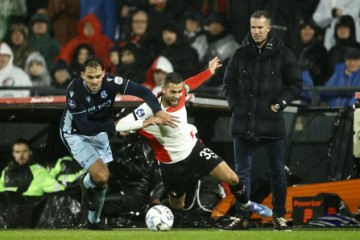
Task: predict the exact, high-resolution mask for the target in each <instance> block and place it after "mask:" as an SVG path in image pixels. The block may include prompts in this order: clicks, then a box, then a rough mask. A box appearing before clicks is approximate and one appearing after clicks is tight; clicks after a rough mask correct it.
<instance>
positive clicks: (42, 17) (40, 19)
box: [30, 13, 49, 25]
mask: <svg viewBox="0 0 360 240" xmlns="http://www.w3.org/2000/svg"><path fill="white" fill-rule="evenodd" d="M35 22H44V23H49V18H48V16H46V15H45V14H41V13H36V14H34V15H33V16H32V17H31V20H30V25H33V24H34V23H35Z"/></svg>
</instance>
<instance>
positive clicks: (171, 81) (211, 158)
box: [116, 57, 272, 230]
mask: <svg viewBox="0 0 360 240" xmlns="http://www.w3.org/2000/svg"><path fill="white" fill-rule="evenodd" d="M221 66H222V65H221V63H220V60H219V58H217V57H215V58H214V59H212V60H211V61H210V62H209V68H208V69H207V70H205V71H203V72H201V73H200V74H198V75H196V76H194V77H191V78H189V79H186V80H185V81H183V79H182V78H181V76H180V75H179V74H177V73H175V72H173V73H168V74H167V75H166V77H165V82H164V86H163V87H162V94H160V96H159V97H158V100H159V102H160V103H161V107H162V109H163V111H166V112H167V113H169V114H171V115H174V116H177V117H178V118H179V121H180V122H179V123H178V126H177V127H176V128H171V127H168V126H166V125H162V124H159V123H161V120H160V119H157V118H156V117H153V116H154V115H153V113H152V111H151V109H150V108H149V106H148V105H147V104H146V103H143V104H142V105H140V106H139V107H138V108H136V109H135V110H134V111H133V113H130V114H128V115H127V116H125V117H124V118H122V119H120V120H119V122H118V124H117V125H116V131H119V132H128V131H133V130H137V131H138V133H139V134H142V135H143V136H145V137H146V138H147V139H148V140H149V141H150V144H151V146H152V148H153V150H154V152H155V158H156V159H157V160H158V161H159V162H160V169H161V174H162V177H163V182H164V186H165V189H166V192H167V194H168V196H169V199H168V204H167V205H169V206H170V207H171V208H172V209H181V208H183V207H184V205H185V197H186V191H187V190H189V188H190V187H192V186H191V184H190V183H191V182H192V179H193V178H194V176H195V175H196V174H197V175H198V174H200V176H201V175H208V174H210V175H211V176H213V177H215V178H217V179H219V180H220V181H224V182H226V183H227V184H228V185H229V186H230V189H231V192H232V193H233V194H234V195H235V197H236V199H237V200H238V201H239V203H240V206H241V208H242V209H243V210H246V211H253V212H255V213H257V214H259V215H261V216H264V217H270V216H272V211H271V210H270V209H269V208H268V207H266V206H264V205H261V204H258V203H254V202H251V201H249V199H248V197H247V196H246V194H245V192H246V190H245V186H244V185H243V184H242V183H241V182H240V180H239V178H238V176H237V175H236V173H235V172H234V171H233V170H232V169H231V168H230V167H229V166H228V165H227V163H226V162H225V161H224V160H223V159H221V158H220V157H219V156H218V155H216V154H215V153H214V152H213V151H212V150H211V149H209V148H207V147H206V146H205V145H204V144H203V143H202V142H201V141H200V140H199V139H197V138H196V136H195V134H196V133H197V129H196V127H195V126H194V125H191V124H189V123H188V122H187V112H186V108H185V101H186V95H187V93H188V92H189V91H191V90H194V89H195V88H197V87H198V86H200V85H201V84H202V83H203V82H204V81H206V80H207V79H208V78H210V77H211V76H212V75H213V74H214V73H215V71H216V69H217V68H219V67H221ZM229 230H232V229H229Z"/></svg>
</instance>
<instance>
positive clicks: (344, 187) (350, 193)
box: [251, 179, 360, 222]
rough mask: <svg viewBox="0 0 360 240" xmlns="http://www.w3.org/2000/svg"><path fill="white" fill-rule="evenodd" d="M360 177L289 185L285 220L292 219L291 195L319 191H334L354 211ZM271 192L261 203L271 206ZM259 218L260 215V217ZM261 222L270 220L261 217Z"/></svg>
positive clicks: (359, 194)
mask: <svg viewBox="0 0 360 240" xmlns="http://www.w3.org/2000/svg"><path fill="white" fill-rule="evenodd" d="M359 191H360V179H354V180H343V181H337V182H326V183H316V184H306V185H299V186H291V187H288V188H287V197H286V215H285V218H286V219H287V220H292V212H293V208H292V200H293V197H306V196H316V195H318V194H319V193H336V194H337V195H339V197H340V198H341V199H342V200H343V201H344V202H345V204H346V205H347V206H348V207H349V209H350V211H351V212H353V213H356V212H358V211H359V208H360V192H359ZM271 198H272V194H271V193H270V194H269V196H267V197H266V198H265V199H264V201H263V202H262V204H264V205H266V206H268V207H270V208H272V203H271ZM251 218H252V219H259V217H258V215H255V214H254V215H253V216H252V217H251ZM260 218H261V217H260ZM261 219H262V222H269V221H272V219H271V218H261Z"/></svg>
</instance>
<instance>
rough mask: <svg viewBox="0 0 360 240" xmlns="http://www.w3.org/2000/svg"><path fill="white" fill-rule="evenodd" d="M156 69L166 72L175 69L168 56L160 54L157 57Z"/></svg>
mask: <svg viewBox="0 0 360 240" xmlns="http://www.w3.org/2000/svg"><path fill="white" fill-rule="evenodd" d="M155 70H161V71H163V72H165V73H170V72H173V71H174V68H173V66H172V64H171V62H170V61H169V60H168V59H167V58H166V57H164V56H160V57H158V58H157V59H156V66H155Z"/></svg>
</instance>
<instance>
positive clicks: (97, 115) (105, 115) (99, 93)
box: [60, 56, 178, 230]
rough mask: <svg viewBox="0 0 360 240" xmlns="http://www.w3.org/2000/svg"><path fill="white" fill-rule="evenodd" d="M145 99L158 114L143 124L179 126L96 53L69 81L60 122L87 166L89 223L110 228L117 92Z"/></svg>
mask: <svg viewBox="0 0 360 240" xmlns="http://www.w3.org/2000/svg"><path fill="white" fill-rule="evenodd" d="M117 93H120V94H127V95H134V96H137V97H140V98H142V99H144V101H145V102H146V103H147V104H148V105H149V106H150V108H151V110H152V111H153V113H154V114H155V116H157V117H159V118H152V119H149V120H148V121H147V122H144V126H148V125H150V124H159V123H161V124H167V125H169V126H172V127H176V123H177V122H178V121H177V119H176V118H175V117H173V116H171V115H170V114H168V113H166V112H164V111H162V110H161V106H160V104H159V102H158V101H157V99H156V97H155V96H154V95H153V94H152V92H151V91H150V90H148V89H147V88H145V87H143V86H141V85H139V84H136V83H134V82H132V81H130V80H128V79H124V78H122V77H118V76H115V77H114V76H112V75H110V74H106V73H105V70H104V64H103V62H102V61H101V60H100V59H99V58H98V57H96V56H91V57H89V58H88V59H87V60H86V61H85V62H84V64H83V66H82V70H81V76H79V77H76V78H74V79H73V80H72V82H71V83H70V84H69V86H68V88H67V92H66V107H65V109H64V112H63V116H62V118H61V123H60V133H61V138H62V140H63V142H64V144H65V146H66V147H67V148H68V149H69V151H70V152H71V154H72V155H73V157H74V158H75V160H76V161H77V162H78V163H79V164H80V165H81V166H82V167H83V168H84V169H86V170H87V174H86V175H85V176H82V177H81V178H80V187H81V192H82V202H83V204H84V206H85V207H86V208H87V209H88V210H89V213H88V222H87V227H88V228H89V229H94V230H107V229H108V228H107V226H106V225H104V224H103V223H102V222H101V221H100V218H99V217H100V214H101V211H102V207H103V204H104V200H105V193H106V185H107V182H108V180H109V169H108V167H107V163H109V162H111V161H112V160H113V157H112V153H111V149H110V144H109V139H108V135H107V133H108V132H112V131H115V122H114V121H113V118H112V117H113V115H112V107H113V104H114V100H115V97H116V94H117Z"/></svg>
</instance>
